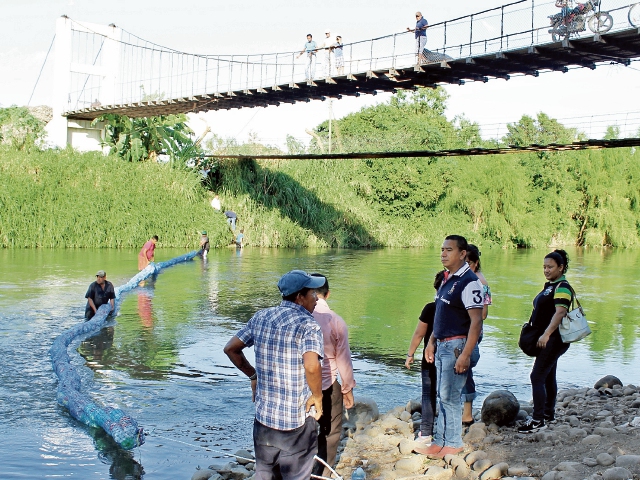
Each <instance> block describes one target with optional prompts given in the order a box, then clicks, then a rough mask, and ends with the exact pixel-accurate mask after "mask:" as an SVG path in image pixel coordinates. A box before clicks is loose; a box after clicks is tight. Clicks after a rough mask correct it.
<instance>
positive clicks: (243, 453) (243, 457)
mask: <svg viewBox="0 0 640 480" xmlns="http://www.w3.org/2000/svg"><path fill="white" fill-rule="evenodd" d="M255 459H256V457H254V456H253V454H252V453H251V452H249V451H248V450H238V451H237V452H236V462H238V464H240V465H248V464H250V463H253V462H252V461H251V460H255Z"/></svg>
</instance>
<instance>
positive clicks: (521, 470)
mask: <svg viewBox="0 0 640 480" xmlns="http://www.w3.org/2000/svg"><path fill="white" fill-rule="evenodd" d="M528 473H529V467H527V466H526V465H513V466H511V467H509V469H508V470H507V475H509V476H510V477H522V476H525V475H527V474H528Z"/></svg>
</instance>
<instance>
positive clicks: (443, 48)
mask: <svg viewBox="0 0 640 480" xmlns="http://www.w3.org/2000/svg"><path fill="white" fill-rule="evenodd" d="M442 51H443V53H445V54H446V53H447V22H444V45H443V46H442Z"/></svg>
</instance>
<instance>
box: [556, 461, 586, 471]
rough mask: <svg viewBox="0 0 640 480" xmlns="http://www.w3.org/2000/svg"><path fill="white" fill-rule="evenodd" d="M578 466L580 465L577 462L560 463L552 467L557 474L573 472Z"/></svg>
mask: <svg viewBox="0 0 640 480" xmlns="http://www.w3.org/2000/svg"><path fill="white" fill-rule="evenodd" d="M578 465H580V464H579V463H578V462H560V463H559V464H558V465H556V466H555V467H554V470H556V471H558V472H575V471H576V467H577V466H578Z"/></svg>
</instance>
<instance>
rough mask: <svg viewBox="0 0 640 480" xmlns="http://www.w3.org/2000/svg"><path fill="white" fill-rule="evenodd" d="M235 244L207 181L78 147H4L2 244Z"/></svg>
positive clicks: (0, 166) (0, 162) (0, 153)
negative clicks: (203, 237) (203, 238)
mask: <svg viewBox="0 0 640 480" xmlns="http://www.w3.org/2000/svg"><path fill="white" fill-rule="evenodd" d="M203 229H206V230H207V231H208V233H209V238H210V240H211V243H212V245H217V246H221V245H226V244H228V243H229V241H230V240H231V236H230V234H229V233H228V230H227V224H226V223H225V221H224V216H223V215H214V214H213V211H212V209H211V207H210V206H209V205H208V201H207V196H206V191H205V190H204V189H203V188H202V186H201V182H200V178H199V177H198V176H197V175H196V174H194V173H192V172H188V171H183V170H177V169H172V168H171V167H170V166H169V165H162V164H158V163H153V162H136V163H129V162H123V161H122V160H121V159H119V158H118V157H113V156H109V157H104V156H102V155H101V154H99V153H87V154H79V153H77V152H74V151H72V150H64V151H46V152H39V151H35V152H31V153H30V154H28V153H27V152H24V151H15V150H12V149H8V148H1V149H0V245H1V246H2V247H9V248H34V247H69V248H78V247H117V248H120V247H138V248H139V247H140V246H141V245H142V244H143V243H144V242H145V241H147V240H148V239H149V237H150V236H151V235H159V236H160V243H161V245H162V246H166V247H169V246H171V247H187V248H195V247H196V246H197V245H198V242H199V239H200V238H199V235H198V230H203Z"/></svg>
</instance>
